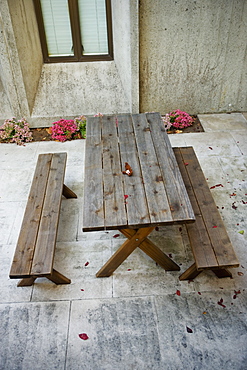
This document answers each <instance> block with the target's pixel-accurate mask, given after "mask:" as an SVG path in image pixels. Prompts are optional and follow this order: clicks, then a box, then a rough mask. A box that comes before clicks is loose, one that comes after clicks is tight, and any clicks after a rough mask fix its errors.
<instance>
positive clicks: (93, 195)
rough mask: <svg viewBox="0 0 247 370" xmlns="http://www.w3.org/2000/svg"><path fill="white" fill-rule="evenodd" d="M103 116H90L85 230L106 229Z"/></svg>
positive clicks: (88, 123) (84, 205) (85, 181)
mask: <svg viewBox="0 0 247 370" xmlns="http://www.w3.org/2000/svg"><path fill="white" fill-rule="evenodd" d="M101 126H102V117H89V118H88V120H87V138H86V154H85V176H84V204H83V231H92V230H104V228H105V221H104V217H105V215H104V189H103V168H102V155H103V153H102V150H103V145H102V136H101V132H102V129H101Z"/></svg>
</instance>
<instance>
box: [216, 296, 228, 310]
mask: <svg viewBox="0 0 247 370" xmlns="http://www.w3.org/2000/svg"><path fill="white" fill-rule="evenodd" d="M217 303H218V305H219V306H221V307H223V308H226V306H225V305H224V304H223V298H220V300H219V302H217Z"/></svg>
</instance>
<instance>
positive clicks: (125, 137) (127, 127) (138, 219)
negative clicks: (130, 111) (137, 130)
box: [117, 115, 151, 228]
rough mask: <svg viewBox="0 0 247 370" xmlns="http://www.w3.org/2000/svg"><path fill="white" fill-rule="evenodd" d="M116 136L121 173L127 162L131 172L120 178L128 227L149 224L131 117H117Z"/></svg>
mask: <svg viewBox="0 0 247 370" xmlns="http://www.w3.org/2000/svg"><path fill="white" fill-rule="evenodd" d="M117 118H118V120H117V124H118V135H119V147H120V156H121V164H122V171H123V170H125V162H127V163H128V164H129V165H130V166H131V168H132V170H133V175H132V176H127V175H125V176H122V178H123V181H124V192H125V195H126V200H125V204H126V209H127V215H128V225H129V226H131V227H136V228H138V226H139V225H140V224H143V225H145V224H146V225H149V224H150V223H151V220H150V217H149V210H148V206H147V201H146V195H145V188H144V181H143V177H142V172H141V170H140V161H139V157H138V153H137V151H136V140H135V135H134V128H133V123H132V117H131V115H127V116H126V115H118V117H117Z"/></svg>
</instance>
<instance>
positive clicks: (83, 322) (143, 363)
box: [66, 297, 162, 370]
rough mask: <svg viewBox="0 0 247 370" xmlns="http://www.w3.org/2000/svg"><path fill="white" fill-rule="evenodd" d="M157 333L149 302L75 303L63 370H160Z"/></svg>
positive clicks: (73, 303)
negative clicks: (86, 338) (81, 337)
mask: <svg viewBox="0 0 247 370" xmlns="http://www.w3.org/2000/svg"><path fill="white" fill-rule="evenodd" d="M157 329H158V328H157V316H156V308H155V305H154V301H153V299H152V298H148V297H145V298H129V299H111V300H89V301H83V302H82V301H74V302H72V307H71V327H70V332H69V343H68V344H69V349H68V354H67V364H66V368H67V369H75V370H76V369H80V370H82V369H92V370H94V369H95V370H96V369H101V370H103V369H104V370H106V369H107V370H114V369H161V368H162V363H161V352H160V344H159V333H158V330H157ZM81 333H86V334H87V335H88V337H89V339H88V340H82V339H80V338H79V334H81Z"/></svg>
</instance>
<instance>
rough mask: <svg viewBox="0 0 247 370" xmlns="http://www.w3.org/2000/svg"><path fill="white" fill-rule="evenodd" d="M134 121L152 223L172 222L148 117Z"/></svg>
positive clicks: (133, 117) (136, 117)
mask: <svg viewBox="0 0 247 370" xmlns="http://www.w3.org/2000/svg"><path fill="white" fill-rule="evenodd" d="M132 119H133V126H134V132H135V138H136V144H137V152H138V156H139V160H140V168H141V171H142V177H143V181H144V188H145V193H146V198H147V204H148V209H149V216H150V220H151V223H156V224H159V223H160V224H162V223H163V222H164V223H165V222H172V221H173V217H172V214H171V210H170V205H169V202H168V200H167V195H166V191H165V187H164V182H163V180H164V179H163V176H162V173H161V171H160V167H159V164H158V159H157V156H156V153H155V150H154V146H153V142H152V139H151V132H150V127H149V124H148V122H147V120H146V115H145V114H135V115H133V116H132Z"/></svg>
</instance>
